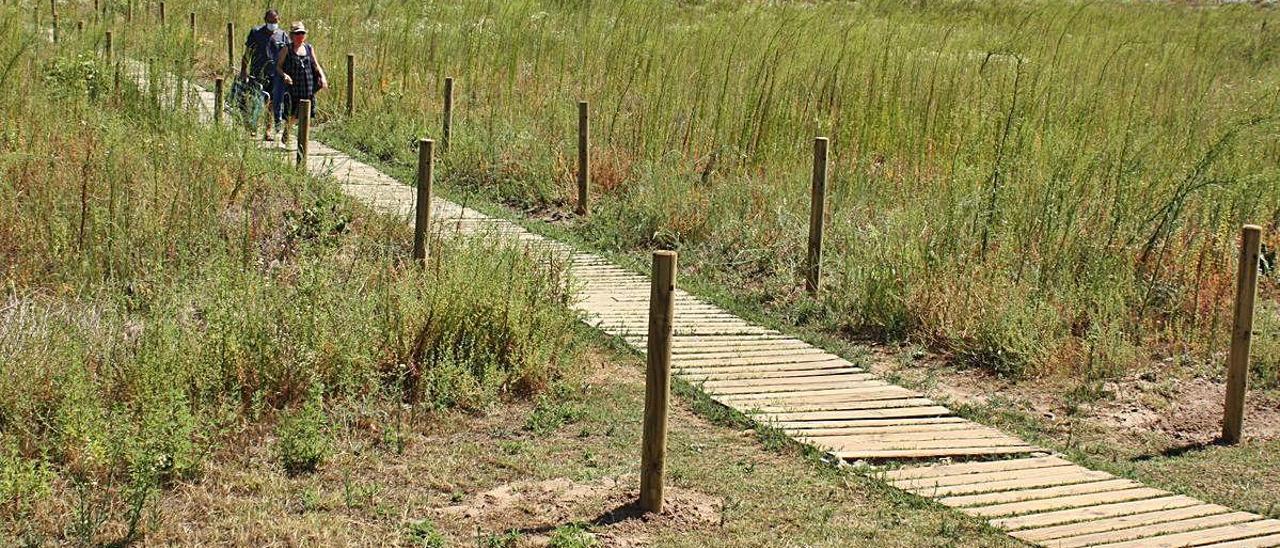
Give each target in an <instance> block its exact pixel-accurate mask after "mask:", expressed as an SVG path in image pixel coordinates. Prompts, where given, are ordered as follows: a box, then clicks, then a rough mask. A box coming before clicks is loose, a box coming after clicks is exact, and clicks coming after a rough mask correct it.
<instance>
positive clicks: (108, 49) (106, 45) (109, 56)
mask: <svg viewBox="0 0 1280 548" xmlns="http://www.w3.org/2000/svg"><path fill="white" fill-rule="evenodd" d="M111 39H112V34H111V31H107V34H106V36H104V37H103V44H102V46H103V49H104V50H105V53H106V55H107V63H108V64H110V63H111V61H112V56H113V55H114V53H113V52H112V51H111Z"/></svg>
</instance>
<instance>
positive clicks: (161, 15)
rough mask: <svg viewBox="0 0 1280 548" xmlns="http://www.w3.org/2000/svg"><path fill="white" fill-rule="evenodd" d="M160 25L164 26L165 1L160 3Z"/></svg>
mask: <svg viewBox="0 0 1280 548" xmlns="http://www.w3.org/2000/svg"><path fill="white" fill-rule="evenodd" d="M160 26H162V27H163V26H164V2H161V3H160Z"/></svg>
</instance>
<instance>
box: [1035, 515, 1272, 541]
mask: <svg viewBox="0 0 1280 548" xmlns="http://www.w3.org/2000/svg"><path fill="white" fill-rule="evenodd" d="M1257 519H1258V516H1257V515H1256V514H1250V513H1248V512H1229V513H1226V514H1216V515H1211V516H1202V517H1198V518H1190V519H1184V520H1178V521H1167V522H1164V523H1155V524H1150V525H1143V526H1140V527H1130V528H1128V529H1117V530H1113V531H1107V532H1104V533H1092V534H1088V535H1079V536H1074V537H1065V538H1058V539H1053V540H1051V541H1048V542H1046V543H1045V545H1046V546H1051V547H1053V548H1080V547H1083V546H1091V545H1094V544H1104V543H1108V542H1111V543H1114V542H1124V541H1131V540H1137V539H1142V538H1147V537H1153V536H1159V535H1166V534H1170V533H1184V532H1187V531H1198V530H1201V529H1210V528H1214V527H1219V526H1222V525H1233V524H1236V523H1244V522H1249V521H1255V520H1257Z"/></svg>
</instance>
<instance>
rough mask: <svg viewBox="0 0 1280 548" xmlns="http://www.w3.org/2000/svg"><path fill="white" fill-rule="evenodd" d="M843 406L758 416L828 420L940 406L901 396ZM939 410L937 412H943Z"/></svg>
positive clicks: (931, 401) (793, 419) (928, 400)
mask: <svg viewBox="0 0 1280 548" xmlns="http://www.w3.org/2000/svg"><path fill="white" fill-rule="evenodd" d="M842 405H844V407H842V408H841V409H837V410H834V411H786V412H761V413H758V414H757V416H758V417H763V418H766V419H767V420H778V421H784V422H792V421H810V420H814V421H830V420H847V419H850V418H855V419H857V418H882V417H878V416H877V417H866V416H864V415H863V414H862V413H860V411H863V410H866V409H885V410H892V409H916V408H921V407H933V408H939V407H941V406H939V405H937V404H935V403H934V402H933V400H931V399H928V398H903V399H892V400H875V401H867V402H849V403H845V404H842ZM945 413H946V412H945V411H944V412H940V413H937V414H940V415H941V414H945Z"/></svg>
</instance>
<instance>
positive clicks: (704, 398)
mask: <svg viewBox="0 0 1280 548" xmlns="http://www.w3.org/2000/svg"><path fill="white" fill-rule="evenodd" d="M673 381H674V382H673V383H672V388H673V389H674V391H675V393H676V396H678V397H680V398H683V399H684V400H685V401H688V402H689V406H690V407H692V408H693V412H694V413H696V414H697V415H698V416H700V417H703V418H705V419H707V420H709V421H711V422H712V423H715V424H717V425H720V426H728V427H732V428H749V427H750V426H751V422H750V421H749V420H748V419H747V418H746V417H745V416H744V415H742V413H739V412H737V411H735V410H733V409H731V408H729V407H726V406H724V405H721V404H720V402H717V401H715V400H713V399H711V396H708V395H707V393H706V392H703V391H702V390H701V389H700V388H698V387H696V386H694V385H692V384H689V383H687V382H685V381H682V380H680V379H673Z"/></svg>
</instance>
